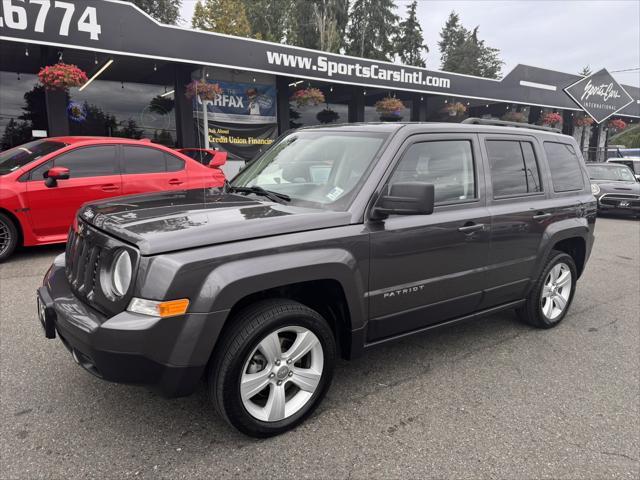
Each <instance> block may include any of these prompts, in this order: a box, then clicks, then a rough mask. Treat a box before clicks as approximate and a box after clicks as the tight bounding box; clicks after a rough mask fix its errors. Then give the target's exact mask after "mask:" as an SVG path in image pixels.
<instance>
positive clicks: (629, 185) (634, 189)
mask: <svg viewBox="0 0 640 480" xmlns="http://www.w3.org/2000/svg"><path fill="white" fill-rule="evenodd" d="M591 183H595V184H596V185H598V187H600V191H601V192H602V193H621V194H634V195H640V183H638V182H628V181H617V182H616V181H611V180H595V179H591Z"/></svg>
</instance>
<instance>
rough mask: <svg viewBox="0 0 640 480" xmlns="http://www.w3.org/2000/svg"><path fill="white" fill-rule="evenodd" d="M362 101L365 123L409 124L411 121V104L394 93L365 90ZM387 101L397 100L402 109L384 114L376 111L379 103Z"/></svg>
mask: <svg viewBox="0 0 640 480" xmlns="http://www.w3.org/2000/svg"><path fill="white" fill-rule="evenodd" d="M366 93H367V94H366V95H365V100H364V121H365V122H394V121H395V122H409V121H411V111H412V108H413V102H412V101H411V100H409V99H404V98H402V97H401V96H400V95H399V94H397V93H395V92H387V91H384V92H383V91H380V90H366ZM388 99H394V100H399V101H400V102H401V103H402V105H404V108H401V109H398V110H395V111H393V112H389V113H388V114H386V115H385V114H384V113H383V112H379V111H378V110H377V109H376V104H377V103H378V102H379V101H388Z"/></svg>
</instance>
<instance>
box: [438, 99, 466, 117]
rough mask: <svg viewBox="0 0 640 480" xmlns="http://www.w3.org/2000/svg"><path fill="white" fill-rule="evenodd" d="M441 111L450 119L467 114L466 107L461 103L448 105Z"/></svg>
mask: <svg viewBox="0 0 640 480" xmlns="http://www.w3.org/2000/svg"><path fill="white" fill-rule="evenodd" d="M442 110H443V112H444V113H446V114H447V115H449V116H450V117H458V116H462V115H464V114H465V113H467V107H466V105H465V104H464V103H461V102H453V103H448V104H447V105H445V107H444V108H443V109H442Z"/></svg>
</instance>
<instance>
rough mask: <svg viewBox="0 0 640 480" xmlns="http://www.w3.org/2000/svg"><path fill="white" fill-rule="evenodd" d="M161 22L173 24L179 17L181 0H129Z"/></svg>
mask: <svg viewBox="0 0 640 480" xmlns="http://www.w3.org/2000/svg"><path fill="white" fill-rule="evenodd" d="M130 1H132V2H133V3H135V4H136V5H137V6H138V7H140V8H141V9H142V10H144V11H145V12H147V13H148V14H149V15H151V16H152V17H153V18H155V19H156V20H158V21H159V22H161V23H166V24H169V25H175V24H176V23H177V22H178V19H179V18H180V7H181V6H182V0H130Z"/></svg>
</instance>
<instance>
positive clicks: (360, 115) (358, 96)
mask: <svg viewBox="0 0 640 480" xmlns="http://www.w3.org/2000/svg"><path fill="white" fill-rule="evenodd" d="M354 122H364V93H363V91H362V89H361V88H359V87H352V88H351V98H350V99H349V123H354Z"/></svg>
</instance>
